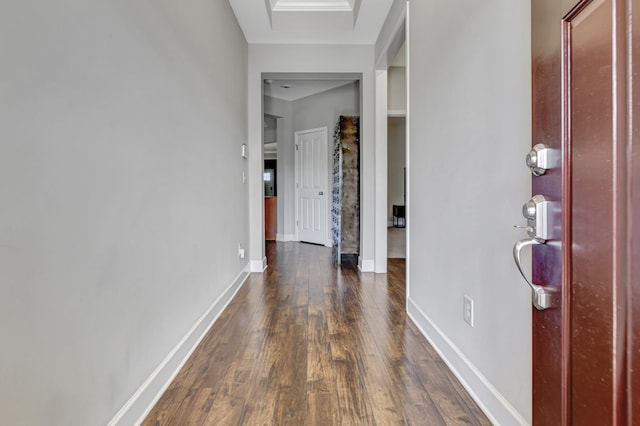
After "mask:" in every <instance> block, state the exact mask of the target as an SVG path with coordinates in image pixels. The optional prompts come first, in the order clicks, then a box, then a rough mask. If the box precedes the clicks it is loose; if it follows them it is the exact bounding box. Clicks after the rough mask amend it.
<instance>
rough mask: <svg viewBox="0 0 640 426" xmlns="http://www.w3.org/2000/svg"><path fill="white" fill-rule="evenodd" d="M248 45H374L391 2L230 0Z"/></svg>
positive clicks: (381, 0) (383, 0)
mask: <svg viewBox="0 0 640 426" xmlns="http://www.w3.org/2000/svg"><path fill="white" fill-rule="evenodd" d="M229 3H230V4H231V7H232V8H233V11H234V13H235V15H236V18H237V19H238V22H239V23H240V27H241V28H242V31H243V32H244V35H245V37H246V39H247V42H249V43H255V44H259V43H284V44H288V43H296V44H297V43H300V44H374V43H375V42H376V39H377V37H378V34H379V33H380V29H381V28H382V25H383V24H384V21H385V19H386V17H387V14H388V13H389V9H390V8H391V5H392V3H393V0H375V1H371V0H368V1H362V0H326V1H314V0H229Z"/></svg>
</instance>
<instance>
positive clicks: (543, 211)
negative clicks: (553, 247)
mask: <svg viewBox="0 0 640 426" xmlns="http://www.w3.org/2000/svg"><path fill="white" fill-rule="evenodd" d="M550 210H551V200H549V198H547V197H545V196H544V195H534V196H533V197H531V199H530V200H529V201H527V202H526V203H525V204H524V205H523V206H522V215H523V216H524V217H525V219H527V226H526V229H527V234H528V235H529V238H524V239H522V240H520V241H518V242H516V244H515V245H514V246H513V259H514V260H515V262H516V266H517V267H518V271H520V274H522V278H524V280H525V281H526V282H527V284H528V285H529V287H531V293H532V298H533V306H535V307H536V309H538V310H540V311H542V310H545V309H548V308H551V307H553V299H554V298H553V293H554V291H553V290H552V289H549V288H545V287H543V286H541V285H538V284H534V283H533V282H532V281H531V280H529V278H527V276H526V275H525V273H524V270H523V269H522V263H521V261H520V252H521V251H522V249H523V248H525V247H527V246H534V245H537V244H544V243H546V242H547V240H548V239H549V238H550V231H549V223H548V222H549V220H548V216H549V213H550Z"/></svg>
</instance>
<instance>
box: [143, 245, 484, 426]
mask: <svg viewBox="0 0 640 426" xmlns="http://www.w3.org/2000/svg"><path fill="white" fill-rule="evenodd" d="M267 258H268V263H269V268H268V269H267V271H266V272H265V273H264V274H251V276H250V277H249V279H248V280H247V282H246V283H245V284H244V286H243V287H242V288H241V289H240V291H239V292H238V294H237V296H236V297H235V299H234V300H233V301H232V302H231V304H230V305H229V306H228V307H227V309H226V310H225V311H224V312H223V313H222V314H221V316H220V318H219V319H218V320H217V321H216V323H215V324H214V325H213V327H212V329H211V330H210V332H209V333H208V334H207V336H206V337H205V338H204V340H203V341H202V343H201V344H200V346H199V347H198V348H197V349H196V351H195V352H194V353H193V355H192V357H191V358H190V359H189V361H187V363H186V364H185V366H184V368H183V369H182V370H181V371H180V373H179V374H178V376H177V377H176V379H175V380H174V382H173V383H172V384H171V386H170V387H169V388H168V389H167V391H166V392H165V394H164V395H163V396H162V398H161V399H160V400H159V402H158V404H157V405H156V406H155V407H154V409H153V410H152V411H151V413H150V414H149V416H148V417H147V419H146V420H145V422H144V423H143V424H145V425H192V424H193V425H397V424H407V425H443V424H447V425H458V424H474V425H478V424H481V425H485V424H490V422H489V421H488V420H487V418H486V417H485V416H484V415H483V414H482V412H481V411H480V410H479V409H478V407H477V405H476V404H475V403H474V402H473V400H472V399H471V398H470V397H469V395H468V394H467V393H466V391H465V390H464V388H463V387H462V386H461V385H460V384H459V382H458V381H457V380H456V379H455V377H454V376H453V375H452V374H451V373H450V372H449V370H448V369H447V367H446V366H445V364H444V363H443V361H442V360H441V359H440V358H439V357H438V355H437V354H436V352H435V351H434V350H433V348H432V347H431V346H430V345H429V344H428V343H427V342H426V340H425V339H424V338H423V337H422V335H421V334H420V333H419V332H418V330H417V329H416V327H415V326H414V325H413V324H412V323H411V321H410V320H409V319H408V317H407V315H406V313H405V291H404V265H405V263H404V260H403V259H393V260H390V262H389V273H388V274H376V275H374V274H361V273H359V272H358V270H357V269H355V268H352V267H342V268H338V267H335V266H334V265H333V264H332V261H331V249H327V248H325V247H321V246H314V245H309V244H302V243H275V242H269V243H268V244H267Z"/></svg>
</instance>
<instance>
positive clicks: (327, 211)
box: [293, 126, 333, 247]
mask: <svg viewBox="0 0 640 426" xmlns="http://www.w3.org/2000/svg"><path fill="white" fill-rule="evenodd" d="M317 132H322V133H324V141H325V146H326V149H325V150H324V160H325V163H326V165H327V170H326V172H327V179H326V180H325V185H326V189H325V191H324V192H325V200H326V205H325V233H324V243H323V244H324V245H325V246H326V247H332V246H333V241H332V240H331V204H330V203H329V187H330V176H331V173H329V128H328V127H326V126H325V127H318V128H315V129H306V130H299V131H296V132H294V133H293V134H294V138H293V143H294V146H295V150H296V155H295V161H294V173H295V196H294V200H295V212H296V216H295V221H296V241H300V226H299V225H300V150H299V149H298V146H299V145H298V140H299V137H300V136H301V135H304V134H308V133H317Z"/></svg>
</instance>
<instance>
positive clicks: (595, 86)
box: [532, 0, 640, 425]
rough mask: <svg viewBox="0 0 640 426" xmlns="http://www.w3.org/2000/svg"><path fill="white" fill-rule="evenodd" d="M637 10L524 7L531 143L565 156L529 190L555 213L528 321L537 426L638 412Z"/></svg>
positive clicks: (628, 4)
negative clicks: (543, 300)
mask: <svg viewBox="0 0 640 426" xmlns="http://www.w3.org/2000/svg"><path fill="white" fill-rule="evenodd" d="M638 9H640V0H582V1H577V0H561V1H560V0H533V1H532V76H533V144H538V143H543V144H545V145H547V146H548V147H550V148H552V149H555V150H557V152H559V153H560V154H561V156H560V157H561V162H560V163H559V164H557V165H556V166H555V167H553V168H551V169H550V170H548V171H546V172H545V173H544V174H543V175H542V176H536V177H534V178H533V185H532V187H533V188H532V189H533V193H534V194H541V195H545V196H546V197H547V198H548V199H550V200H551V201H552V202H553V203H554V206H555V207H557V208H555V207H554V208H553V209H550V213H549V224H550V229H551V231H550V235H551V238H550V239H549V240H548V241H547V243H546V244H539V245H535V246H534V247H533V282H534V283H538V284H544V285H545V287H546V288H547V289H548V290H552V291H554V290H555V293H554V294H555V295H556V300H555V306H554V307H552V308H549V309H546V310H537V309H534V313H533V421H534V424H537V425H538V424H539V425H559V424H598V425H607V424H632V422H633V420H634V414H635V416H640V412H639V411H638V405H639V404H640V403H639V402H638V401H639V400H640V388H639V384H640V382H639V380H640V379H638V373H637V371H640V365H639V360H638V359H639V358H640V356H639V352H638V351H640V344H639V343H638V341H639V340H640V331H638V327H640V306H638V304H639V303H640V300H639V293H640V290H639V289H638V279H637V277H638V273H639V271H638V266H637V265H638V263H640V258H639V257H638V255H639V254H640V250H639V247H638V236H639V235H640V233H639V232H638V229H637V228H638V227H640V222H639V221H638V220H636V221H635V225H636V226H635V227H634V218H635V217H636V216H638V212H639V210H638V198H639V196H638V193H639V192H640V191H639V189H638V186H639V185H638V182H636V180H637V178H638V176H637V173H640V171H639V169H638V165H639V164H640V162H639V161H638V158H637V157H638V147H637V146H636V144H637V143H638V120H637V117H638V109H640V106H638V102H639V97H638V95H637V93H638V89H637V86H638V85H640V82H639V81H637V80H638V78H637V76H638V71H637V70H636V69H635V68H634V67H635V66H636V64H637V63H638V62H637V58H638V49H640V44H639V43H640V41H639V40H638V22H637V18H638V12H639V11H638ZM632 18H636V19H635V20H634V19H632ZM634 94H635V96H634ZM634 142H635V143H636V144H634ZM634 208H635V209H634ZM634 255H635V262H634ZM634 366H635V371H634V368H633V367H634ZM635 422H636V423H639V422H640V418H635Z"/></svg>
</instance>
